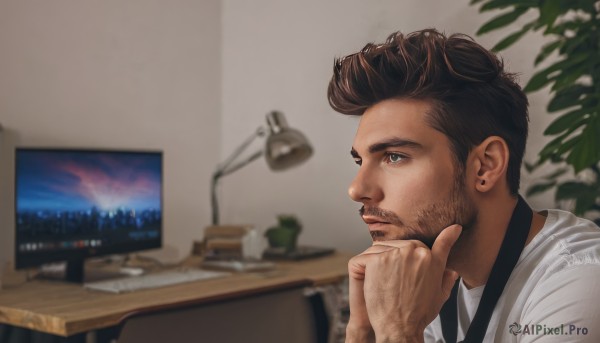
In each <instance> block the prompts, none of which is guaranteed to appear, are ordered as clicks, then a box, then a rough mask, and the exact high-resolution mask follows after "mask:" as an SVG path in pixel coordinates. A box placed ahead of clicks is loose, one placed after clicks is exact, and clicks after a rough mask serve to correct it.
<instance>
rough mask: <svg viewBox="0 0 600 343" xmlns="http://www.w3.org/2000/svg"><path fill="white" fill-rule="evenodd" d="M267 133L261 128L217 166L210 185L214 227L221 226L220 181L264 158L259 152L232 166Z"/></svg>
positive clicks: (261, 152)
mask: <svg viewBox="0 0 600 343" xmlns="http://www.w3.org/2000/svg"><path fill="white" fill-rule="evenodd" d="M265 133H266V130H265V128H263V127H262V126H261V127H259V128H258V129H256V131H254V133H253V134H252V135H251V136H250V137H248V138H247V139H246V140H245V141H244V142H243V143H242V144H241V145H240V146H239V147H237V149H235V150H234V151H233V153H232V154H231V155H230V156H229V157H228V158H227V159H226V160H225V161H224V162H223V163H221V164H220V165H218V166H217V169H216V170H215V172H214V173H213V177H212V179H211V184H210V202H211V207H212V224H213V225H218V224H219V199H218V197H217V184H218V182H219V179H220V178H221V177H223V176H225V175H229V174H231V173H233V172H235V171H237V170H238V169H240V168H243V167H244V166H246V165H247V164H249V163H251V162H252V161H254V160H256V159H257V158H259V157H260V156H262V154H263V151H262V150H261V151H257V152H255V153H254V154H253V155H251V156H250V157H248V158H247V159H245V160H243V161H241V162H239V163H236V164H234V165H231V164H232V163H233V162H234V161H235V159H236V158H237V157H238V156H239V155H240V154H241V153H242V152H244V150H246V148H247V147H248V146H249V145H250V143H252V141H254V140H255V139H256V137H261V136H264V135H265Z"/></svg>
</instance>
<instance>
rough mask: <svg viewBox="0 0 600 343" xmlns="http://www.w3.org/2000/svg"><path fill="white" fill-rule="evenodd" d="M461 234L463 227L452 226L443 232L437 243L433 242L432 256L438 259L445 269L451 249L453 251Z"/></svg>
mask: <svg viewBox="0 0 600 343" xmlns="http://www.w3.org/2000/svg"><path fill="white" fill-rule="evenodd" d="M461 233H462V226H460V225H458V224H454V225H450V226H448V227H447V228H445V229H444V230H442V232H441V233H440V234H439V235H438V236H437V238H436V239H435V242H433V246H432V247H431V254H432V255H433V256H434V257H435V258H437V259H438V260H439V261H440V262H441V263H442V265H443V266H444V267H445V266H446V262H447V261H448V255H449V254H450V249H452V246H453V245H454V243H456V241H457V240H458V237H460V234H461Z"/></svg>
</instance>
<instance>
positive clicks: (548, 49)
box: [534, 39, 564, 66]
mask: <svg viewBox="0 0 600 343" xmlns="http://www.w3.org/2000/svg"><path fill="white" fill-rule="evenodd" d="M563 44H564V41H563V40H561V39H559V40H556V41H554V42H552V43H548V44H546V45H544V46H543V47H542V50H541V51H540V53H539V54H538V55H537V57H536V58H535V62H534V64H535V65H536V66H537V65H538V64H540V63H541V62H542V61H544V60H545V59H546V58H547V57H548V56H550V54H552V52H554V50H556V49H557V48H560V47H561V46H562V45H563Z"/></svg>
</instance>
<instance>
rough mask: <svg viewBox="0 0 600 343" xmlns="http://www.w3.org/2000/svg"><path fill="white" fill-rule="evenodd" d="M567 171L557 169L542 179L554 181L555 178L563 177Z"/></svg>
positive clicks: (566, 169)
mask: <svg viewBox="0 0 600 343" xmlns="http://www.w3.org/2000/svg"><path fill="white" fill-rule="evenodd" d="M568 171H569V169H568V168H559V169H557V170H555V171H554V172H553V173H552V174H550V175H546V176H544V179H547V180H554V179H556V178H557V177H560V176H563V175H564V174H565V173H566V172H568Z"/></svg>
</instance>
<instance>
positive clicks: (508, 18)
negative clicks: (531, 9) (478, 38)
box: [476, 7, 527, 35]
mask: <svg viewBox="0 0 600 343" xmlns="http://www.w3.org/2000/svg"><path fill="white" fill-rule="evenodd" d="M525 12H527V8H526V7H519V8H515V10H514V11H512V12H508V13H504V14H501V15H499V16H497V17H495V18H493V19H492V20H490V21H488V22H487V23H485V24H483V26H481V27H480V28H479V30H478V31H477V33H476V35H481V34H484V33H486V32H490V31H493V30H496V29H499V28H501V27H504V26H506V25H508V24H510V23H512V22H514V21H515V20H517V19H519V17H520V16H522V15H523V14H524V13H525Z"/></svg>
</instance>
